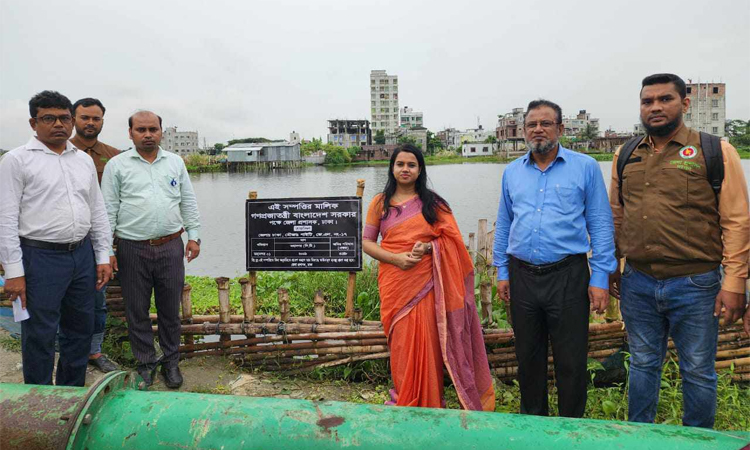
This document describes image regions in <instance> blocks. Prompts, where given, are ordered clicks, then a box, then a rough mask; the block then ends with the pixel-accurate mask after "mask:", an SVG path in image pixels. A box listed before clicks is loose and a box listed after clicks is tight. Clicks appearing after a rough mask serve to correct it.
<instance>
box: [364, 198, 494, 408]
mask: <svg viewBox="0 0 750 450" xmlns="http://www.w3.org/2000/svg"><path fill="white" fill-rule="evenodd" d="M382 216H383V196H382V194H381V195H378V196H376V197H375V198H374V199H373V201H372V203H371V204H370V208H369V211H368V214H367V221H366V225H365V231H364V239H366V240H370V241H377V238H378V234H380V235H381V236H382V241H381V244H380V245H381V247H382V248H383V249H385V250H387V251H390V252H393V253H403V252H409V251H411V249H412V247H413V246H414V243H415V242H417V241H421V242H425V243H426V242H431V243H432V245H433V251H432V254H429V255H425V256H423V257H422V260H421V261H420V262H419V263H418V264H417V265H416V266H414V267H413V268H411V269H409V270H401V269H400V268H398V267H397V266H395V265H392V264H388V263H383V262H381V263H380V267H379V273H378V287H379V291H380V317H381V320H382V322H383V328H384V330H385V332H386V336H387V337H388V346H389V349H390V352H391V357H390V361H391V375H392V377H393V382H394V387H395V389H394V391H393V392H392V393H391V394H392V395H391V396H392V400H393V403H394V404H396V405H399V406H426V407H434V408H439V407H442V406H444V405H445V403H444V400H443V368H445V370H447V372H448V374H449V376H450V377H451V379H452V380H453V384H454V386H455V388H456V392H457V394H458V399H459V402H460V403H461V406H462V408H464V409H468V410H477V411H481V410H484V411H493V410H494V408H495V391H494V387H493V383H492V377H491V375H490V371H489V364H488V362H487V352H486V350H485V347H484V339H483V338H482V329H481V325H480V322H479V316H478V315H477V309H476V303H475V299H474V266H473V264H472V262H471V257H470V256H469V253H468V251H467V250H466V247H465V246H464V242H463V238H462V237H461V233H460V231H459V229H458V225H457V224H456V221H455V219H454V217H453V215H452V214H451V213H449V212H445V211H442V210H439V211H438V220H437V222H435V224H433V225H430V224H429V223H428V222H427V221H426V220H425V218H424V216H423V215H422V202H421V201H420V200H419V197H413V198H412V199H410V200H407V201H405V202H403V203H401V204H397V205H394V207H393V208H392V211H391V213H390V214H389V216H388V218H387V219H385V220H383V219H382Z"/></svg>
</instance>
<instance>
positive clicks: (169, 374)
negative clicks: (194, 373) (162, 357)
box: [161, 364, 182, 389]
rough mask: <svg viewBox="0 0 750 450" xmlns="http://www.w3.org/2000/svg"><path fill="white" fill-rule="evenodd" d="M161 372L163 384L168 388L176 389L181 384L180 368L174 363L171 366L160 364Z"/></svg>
mask: <svg viewBox="0 0 750 450" xmlns="http://www.w3.org/2000/svg"><path fill="white" fill-rule="evenodd" d="M161 374H162V375H163V376H164V384H166V385H167V387H168V388H170V389H178V388H179V387H180V386H182V373H180V368H179V367H178V366H177V365H176V364H175V365H174V366H172V367H164V364H162V366H161Z"/></svg>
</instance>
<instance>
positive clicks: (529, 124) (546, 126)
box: [523, 120, 557, 130]
mask: <svg viewBox="0 0 750 450" xmlns="http://www.w3.org/2000/svg"><path fill="white" fill-rule="evenodd" d="M538 125H541V126H542V128H544V129H547V130H549V129H550V128H553V127H554V126H555V125H557V122H552V121H550V120H543V121H541V122H526V123H525V124H523V127H524V128H526V129H527V130H533V129H534V128H536V127H537V126H538Z"/></svg>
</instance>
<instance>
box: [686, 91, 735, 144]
mask: <svg viewBox="0 0 750 450" xmlns="http://www.w3.org/2000/svg"><path fill="white" fill-rule="evenodd" d="M690 81H691V80H688V83H687V96H688V98H689V99H690V107H689V108H688V110H687V112H686V113H685V115H684V117H683V119H684V121H685V125H687V126H689V127H690V128H693V129H696V130H698V131H704V132H706V133H711V134H713V135H716V136H719V137H724V136H725V135H726V133H725V129H724V126H725V122H726V119H727V103H726V84H724V83H691V82H690Z"/></svg>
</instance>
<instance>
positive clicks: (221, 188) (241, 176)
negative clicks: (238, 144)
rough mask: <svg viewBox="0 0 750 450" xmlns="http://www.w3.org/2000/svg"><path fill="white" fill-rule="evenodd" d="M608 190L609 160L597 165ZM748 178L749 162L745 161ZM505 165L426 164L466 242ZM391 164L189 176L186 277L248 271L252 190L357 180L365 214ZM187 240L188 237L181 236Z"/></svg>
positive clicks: (297, 191)
mask: <svg viewBox="0 0 750 450" xmlns="http://www.w3.org/2000/svg"><path fill="white" fill-rule="evenodd" d="M599 165H600V167H601V169H602V175H603V177H604V180H605V183H606V184H607V186H609V180H610V175H611V168H612V163H611V162H601V163H599ZM742 166H743V169H744V171H745V177H746V178H748V179H750V176H748V174H750V160H743V161H742ZM505 167H507V164H449V165H437V166H428V167H427V175H428V177H429V180H430V182H431V184H432V187H433V189H434V190H435V191H436V192H438V193H439V194H440V195H441V196H443V197H444V198H445V199H446V200H447V201H448V203H449V204H450V206H451V208H452V209H453V213H454V215H455V216H456V219H457V221H458V225H459V227H460V228H461V232H462V233H463V235H464V240H468V235H469V233H470V232H474V231H476V228H477V221H478V220H479V219H488V221H489V223H490V227H491V226H492V224H493V223H494V221H495V217H496V215H497V206H498V201H499V199H500V181H501V177H502V174H503V170H505ZM387 172H388V166H376V167H363V166H354V167H344V168H326V167H309V168H304V169H299V170H277V171H272V172H262V173H259V172H247V173H203V174H191V176H190V177H191V180H192V182H193V187H194V188H195V192H196V195H197V197H198V207H199V209H200V213H201V225H202V230H201V238H202V245H201V254H200V257H199V258H198V259H196V260H194V261H193V262H191V263H190V264H187V273H188V275H208V276H213V277H216V276H228V277H234V276H237V275H241V274H243V273H245V217H244V213H245V200H246V199H247V194H248V192H249V191H257V192H258V197H259V198H287V197H333V196H350V195H355V193H356V188H357V179H359V178H362V179H364V180H365V182H366V185H365V194H364V198H363V200H364V201H363V214H366V212H367V207H368V205H369V204H370V200H372V198H373V197H374V196H375V195H376V194H377V193H379V192H381V191H382V189H383V187H384V186H385V182H386V179H387ZM183 237H184V235H183Z"/></svg>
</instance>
